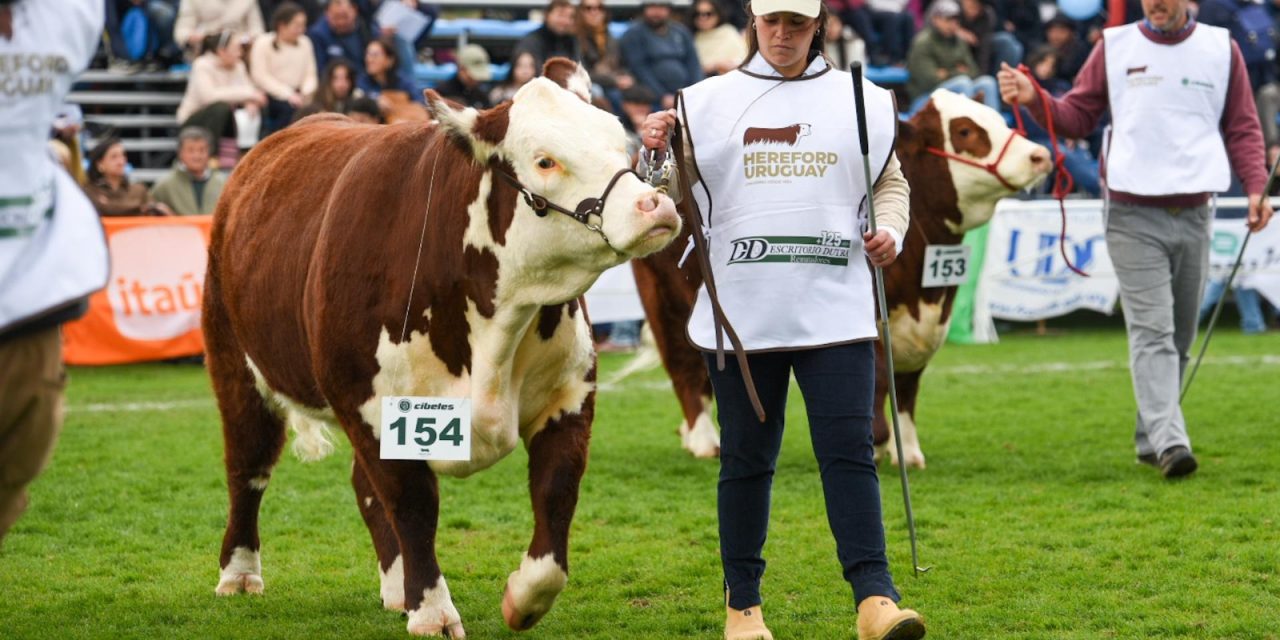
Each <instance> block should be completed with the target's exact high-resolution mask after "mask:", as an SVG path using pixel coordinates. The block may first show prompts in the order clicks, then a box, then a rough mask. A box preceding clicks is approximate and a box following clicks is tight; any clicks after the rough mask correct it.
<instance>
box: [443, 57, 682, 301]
mask: <svg viewBox="0 0 1280 640" xmlns="http://www.w3.org/2000/svg"><path fill="white" fill-rule="evenodd" d="M570 86H571V87H572V86H573V84H572V82H571V83H570ZM434 110H435V113H436V115H437V117H439V118H440V121H441V123H442V124H443V125H444V126H446V127H449V128H452V129H455V131H457V132H460V133H464V134H466V135H468V136H469V137H471V139H472V143H473V147H474V149H475V153H476V155H477V160H478V161H480V163H481V164H487V163H488V162H489V159H490V158H492V157H497V158H499V159H502V160H505V161H506V162H508V163H509V164H510V165H511V167H512V169H513V170H514V174H515V177H516V178H517V179H518V180H519V181H520V182H521V183H522V184H524V185H525V186H526V187H528V188H529V189H530V190H531V191H533V192H534V193H536V194H538V195H541V196H543V197H545V198H547V199H548V200H549V201H550V202H552V203H555V204H557V205H559V206H561V207H564V208H566V209H569V210H570V211H573V210H575V209H577V207H578V205H579V203H581V202H582V201H583V200H586V199H588V198H600V197H601V196H602V195H603V194H604V190H605V188H606V187H607V186H608V184H609V182H610V180H612V179H613V177H614V175H615V174H617V173H618V172H619V171H620V170H623V169H627V168H629V167H630V166H631V163H630V158H629V157H628V155H627V152H626V134H625V132H624V131H623V129H622V125H621V123H619V122H618V119H617V118H615V117H614V116H612V115H610V114H608V113H606V112H604V111H602V110H600V109H597V108H596V107H594V106H592V105H590V104H588V103H586V102H584V101H583V99H582V98H581V97H580V96H579V95H576V94H575V93H573V92H570V91H568V90H565V89H563V88H561V87H560V86H559V85H557V84H555V83H554V82H552V81H550V80H547V79H545V78H535V79H534V80H532V81H530V82H529V83H528V84H526V85H525V86H524V87H522V88H521V89H520V90H519V91H518V92H517V93H516V95H515V97H514V98H513V100H512V104H511V107H510V110H509V112H508V114H507V116H508V117H507V125H506V129H505V133H504V134H503V135H502V137H501V140H500V141H498V142H496V143H490V142H486V141H484V140H481V139H479V138H477V137H476V136H473V135H470V134H471V131H470V130H471V128H472V127H474V126H475V123H476V121H477V117H478V115H479V114H477V112H475V111H474V110H472V109H466V110H452V109H450V108H449V107H448V106H445V105H442V104H437V105H434ZM495 111H496V110H495ZM488 188H492V186H491V185H488V182H487V180H486V182H485V184H484V185H482V189H485V190H487V189H488ZM473 215H475V213H474V212H473ZM590 223H591V224H592V225H599V227H600V232H597V231H593V230H591V229H589V228H588V227H587V225H584V224H582V223H580V222H578V221H577V220H574V219H573V218H571V217H569V216H567V215H564V214H563V213H560V212H557V211H554V210H549V211H548V212H547V214H546V216H544V217H539V216H538V215H536V214H535V212H534V211H533V209H532V208H531V207H530V206H529V205H528V204H527V203H526V202H525V201H524V200H523V199H519V200H518V202H517V204H516V211H515V216H514V218H513V220H512V223H511V227H510V230H509V231H508V232H507V234H506V244H507V246H506V247H505V249H506V250H505V251H501V252H499V254H500V256H501V259H502V263H503V268H504V269H509V268H512V267H514V268H516V269H517V270H519V271H521V272H525V273H530V274H537V276H538V277H539V278H540V279H542V280H543V281H544V282H546V281H550V280H556V281H558V282H560V283H562V284H563V285H564V287H562V289H563V291H561V292H557V293H555V294H553V295H552V297H557V298H559V297H563V299H570V298H572V297H575V296H577V295H579V294H581V293H582V291H585V290H586V288H587V287H589V286H590V285H591V283H592V282H594V280H595V278H596V277H597V276H599V274H600V273H601V272H603V271H604V270H605V269H608V268H609V267H612V266H614V265H617V264H621V263H622V262H624V261H626V260H629V259H631V258H638V257H643V256H646V255H649V254H650V253H653V252H655V251H658V250H659V249H662V248H663V247H665V246H667V244H669V243H670V242H671V240H672V239H674V238H675V237H676V235H677V234H678V233H679V231H680V217H679V214H678V213H677V212H676V208H675V204H674V203H673V202H672V201H671V199H670V198H669V197H667V196H666V195H662V194H659V193H658V192H657V191H655V190H654V188H653V187H652V186H650V185H649V184H648V183H646V182H644V181H642V180H640V179H639V178H638V177H637V176H635V175H634V174H630V173H628V174H624V175H622V176H621V177H620V178H619V179H618V181H617V183H616V184H615V185H614V186H613V189H612V190H611V191H610V192H609V194H608V197H607V198H606V200H605V207H604V213H603V215H602V216H600V217H598V218H597V217H595V216H593V217H592V219H591V220H590ZM502 254H506V255H502ZM548 302H551V301H548Z"/></svg>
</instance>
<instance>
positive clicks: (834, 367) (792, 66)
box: [642, 0, 925, 640]
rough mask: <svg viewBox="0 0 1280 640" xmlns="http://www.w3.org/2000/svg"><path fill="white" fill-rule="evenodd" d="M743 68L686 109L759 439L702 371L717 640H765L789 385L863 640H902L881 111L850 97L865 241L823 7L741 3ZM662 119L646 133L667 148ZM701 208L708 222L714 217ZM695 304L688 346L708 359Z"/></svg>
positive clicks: (704, 305)
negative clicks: (894, 573) (747, 20)
mask: <svg viewBox="0 0 1280 640" xmlns="http://www.w3.org/2000/svg"><path fill="white" fill-rule="evenodd" d="M748 10H749V13H750V14H751V15H752V20H751V24H750V25H749V26H748V29H747V34H748V53H747V60H746V61H745V62H743V64H742V65H741V66H740V67H738V69H736V70H734V71H731V72H729V73H727V74H724V75H721V76H717V77H714V78H708V79H707V80H704V81H702V82H699V83H698V84H696V85H694V86H692V87H689V88H688V89H686V90H685V91H684V106H685V109H684V110H682V111H681V112H680V118H681V120H682V121H683V123H684V124H685V128H684V131H685V132H686V135H685V141H686V142H685V149H686V158H684V161H685V162H686V166H687V167H689V168H691V169H693V170H692V171H689V172H686V174H685V175H690V176H694V177H695V178H698V179H700V182H701V184H694V185H693V188H692V192H693V194H694V199H695V200H696V201H697V204H698V206H699V209H700V211H701V212H702V219H703V222H704V223H705V224H706V225H707V227H709V229H710V247H711V252H710V253H711V255H710V262H711V265H712V266H711V269H712V274H713V275H714V278H715V283H716V289H717V290H718V296H719V302H720V305H721V307H722V308H723V310H724V316H725V318H726V319H727V320H728V322H729V323H731V324H732V326H733V327H734V328H735V329H736V330H737V333H738V335H739V337H740V338H741V341H742V344H743V347H744V349H745V350H746V351H747V352H748V363H749V365H750V367H751V373H752V375H753V377H754V380H755V386H756V389H757V391H758V393H759V397H760V401H761V403H762V405H763V407H764V410H765V414H766V421H765V422H764V423H761V422H760V421H759V420H758V418H757V417H756V414H755V412H754V411H753V409H752V407H751V404H750V401H749V398H748V395H747V389H746V387H745V385H744V383H743V381H742V377H741V373H740V370H739V368H738V366H737V363H736V362H734V360H733V359H732V358H729V359H726V364H727V366H726V367H725V370H724V371H717V368H716V366H715V362H714V360H715V357H714V355H713V354H710V353H707V354H706V355H705V356H704V357H705V358H706V360H707V365H708V369H709V370H710V374H711V383H712V387H713V389H714V391H715V396H716V403H717V406H718V408H719V412H718V414H719V422H720V429H721V431H722V435H721V450H720V480H719V487H718V511H719V520H720V550H721V561H722V562H723V565H724V580H725V590H726V597H727V601H728V602H727V619H726V622H725V638H726V639H727V640H753V639H757V638H765V639H769V640H771V639H772V635H771V634H770V632H769V630H768V629H767V628H766V627H765V625H764V620H763V618H762V615H761V611H760V603H761V598H760V579H761V576H762V575H763V574H764V568H765V562H764V560H763V558H762V557H761V550H762V549H763V547H764V542H765V536H766V533H767V529H768V524H769V496H770V486H771V484H772V479H773V473H774V468H775V462H776V460H777V457H778V450H779V447H780V445H781V442H782V430H783V417H784V414H785V411H786V401H787V390H788V386H789V382H790V377H791V374H792V373H794V374H795V377H796V380H797V382H798V383H799V385H800V390H801V393H803V395H804V399H805V405H806V407H807V410H808V418H809V430H810V435H811V438H812V442H813V449H814V453H815V454H816V456H817V458H818V464H819V469H820V470H821V475H822V485H823V492H824V494H825V497H826V505H827V519H828V522H829V523H830V526H831V531H832V533H833V534H834V536H835V539H836V549H837V555H838V556H839V559H840V564H841V565H842V567H843V569H844V577H845V579H846V580H848V581H849V583H850V584H851V585H852V587H853V593H854V599H855V601H856V602H857V608H858V625H857V626H858V637H859V638H860V640H911V639H915V638H920V637H922V636H924V633H925V629H924V622H923V620H922V619H921V617H920V615H919V614H918V613H916V612H914V611H911V610H900V609H899V608H898V606H897V604H896V601H897V600H898V599H899V595H898V592H897V590H895V589H894V586H893V578H892V577H891V576H890V574H889V566H888V560H887V559H886V557H885V541H884V526H883V523H882V521H881V510H880V487H879V478H878V477H877V475H876V465H875V462H874V459H873V455H874V451H873V448H872V436H871V416H872V397H873V393H874V389H875V381H874V376H875V344H874V341H875V339H876V325H875V317H874V316H875V297H874V288H873V283H872V279H871V278H872V276H871V269H870V268H869V266H868V265H867V260H864V259H863V255H864V254H865V256H866V258H867V259H869V260H870V262H871V263H872V264H874V265H876V266H881V267H883V266H888V265H890V264H892V263H893V261H894V259H895V258H896V257H897V254H898V251H899V250H900V248H901V244H902V238H903V234H904V233H905V232H906V229H907V222H908V215H907V209H908V196H909V188H908V186H907V182H906V179H905V178H904V177H903V175H902V169H901V166H900V165H899V163H898V160H897V157H896V156H895V155H894V154H893V144H894V135H895V132H896V125H897V110H896V108H895V105H894V102H893V98H892V96H891V95H890V94H889V93H888V92H887V91H885V90H883V89H881V88H879V87H876V86H875V85H873V84H871V83H865V84H864V93H865V96H866V101H867V109H866V111H867V119H868V127H867V129H868V136H869V138H870V140H869V143H870V149H871V155H870V157H871V163H872V171H871V173H872V175H875V176H878V178H877V179H876V182H875V186H874V187H873V189H872V194H871V197H873V198H874V201H875V211H876V223H877V228H878V232H877V233H876V234H875V235H872V234H870V233H866V232H864V227H865V224H866V215H867V207H866V193H865V191H866V187H865V185H864V177H863V172H862V163H861V151H860V149H859V143H858V133H857V126H856V125H857V123H856V121H855V117H854V102H853V88H852V82H851V80H850V77H849V75H848V74H847V73H845V72H843V71H840V70H837V69H833V68H832V65H831V63H830V62H829V61H828V60H827V59H826V58H825V57H823V56H822V55H821V54H820V50H821V47H822V42H823V36H822V33H821V29H822V26H823V25H824V24H825V19H826V8H825V7H824V6H823V4H822V1H821V0H754V1H753V2H752V3H751V4H750V5H748ZM675 120H676V111H675V110H670V111H662V112H658V113H654V114H652V115H650V116H649V118H648V119H647V120H646V121H645V123H644V125H643V127H642V132H643V135H644V145H645V147H647V148H649V149H659V150H663V149H665V148H666V140H667V136H668V132H670V131H671V130H672V128H673V127H674V125H675ZM713 205H714V207H713ZM716 331H717V328H716V325H715V323H714V322H713V313H712V307H711V301H710V298H709V296H708V293H707V289H706V287H705V286H704V287H703V288H702V289H700V290H699V292H698V300H697V303H696V304H695V306H694V310H693V314H692V317H691V318H690V320H689V326H688V334H689V338H690V340H691V342H692V343H693V344H694V346H696V347H698V348H699V349H701V350H702V351H704V352H709V351H711V350H713V349H715V345H716V343H717V339H716V338H717V336H716V335H715V332H716Z"/></svg>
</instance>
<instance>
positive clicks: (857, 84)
mask: <svg viewBox="0 0 1280 640" xmlns="http://www.w3.org/2000/svg"><path fill="white" fill-rule="evenodd" d="M849 73H851V74H853V102H854V106H855V108H856V110H857V113H858V144H859V145H860V146H861V147H862V175H863V177H864V178H865V180H866V185H867V222H868V224H869V225H870V231H871V235H872V236H874V235H875V234H876V206H875V198H873V197H872V187H873V185H872V183H871V157H870V153H871V152H870V150H869V148H868V143H867V108H866V104H865V102H864V100H863V97H862V63H861V62H854V63H852V64H850V65H849ZM874 275H875V282H876V300H877V301H878V302H879V307H880V339H881V341H882V342H883V343H884V357H885V363H886V365H887V367H888V371H889V384H888V386H889V408H890V410H891V411H892V412H893V444H894V446H895V447H897V448H898V473H899V475H900V476H901V478H902V501H903V503H904V504H905V505H906V508H907V531H908V532H909V533H910V535H911V567H912V569H913V570H914V571H915V575H920V574H921V573H924V572H926V571H928V570H929V569H930V567H921V566H920V555H919V554H918V553H917V551H916V518H915V515H914V514H912V512H911V487H910V486H909V485H908V484H907V465H906V463H905V462H904V456H903V455H902V430H901V428H900V426H899V424H898V390H897V389H896V388H895V387H894V384H893V339H892V337H891V336H890V335H889V306H888V305H887V304H886V303H885V299H884V271H883V270H882V269H881V268H880V267H875V273H874Z"/></svg>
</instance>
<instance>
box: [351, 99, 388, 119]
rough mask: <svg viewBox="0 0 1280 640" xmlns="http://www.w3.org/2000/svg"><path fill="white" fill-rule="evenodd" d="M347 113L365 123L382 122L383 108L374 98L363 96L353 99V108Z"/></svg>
mask: <svg viewBox="0 0 1280 640" xmlns="http://www.w3.org/2000/svg"><path fill="white" fill-rule="evenodd" d="M347 115H348V116H351V119H352V120H355V121H356V122H360V123H363V124H382V122H383V120H382V109H380V108H379V107H378V103H377V102H376V101H374V99H373V98H366V97H364V96H361V97H359V98H356V99H354V100H352V101H351V109H350V110H348V111H347Z"/></svg>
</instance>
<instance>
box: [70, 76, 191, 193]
mask: <svg viewBox="0 0 1280 640" xmlns="http://www.w3.org/2000/svg"><path fill="white" fill-rule="evenodd" d="M186 84H187V72H186V71H185V70H181V71H165V72H154V73H134V74H124V73H116V72H112V71H106V70H100V69H93V70H90V71H86V72H85V73H84V74H83V75H81V76H80V79H79V81H77V82H76V85H75V87H74V88H73V90H72V91H71V93H70V94H69V95H68V96H67V101H68V102H72V103H75V104H78V105H80V108H81V110H82V111H83V112H84V120H85V125H86V129H87V131H88V135H87V136H86V141H87V143H88V145H89V148H92V147H93V145H94V144H95V143H96V142H97V140H98V139H100V138H101V137H102V136H104V135H105V134H106V133H108V132H109V131H114V132H115V134H116V135H117V136H119V137H120V139H121V140H122V141H123V142H124V149H125V153H126V155H127V156H128V158H129V164H130V165H131V166H132V167H133V171H132V173H131V176H132V179H133V180H135V181H138V182H143V183H151V182H154V181H155V180H156V179H157V178H159V177H160V176H161V175H163V174H164V173H165V172H166V171H168V169H169V165H170V164H171V163H172V161H173V158H174V149H175V147H176V145H177V133H178V131H177V130H178V119H177V117H176V116H175V115H174V113H175V112H176V111H177V109H178V104H179V103H180V102H182V92H183V90H184V89H185V87H186ZM86 151H87V149H86Z"/></svg>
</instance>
